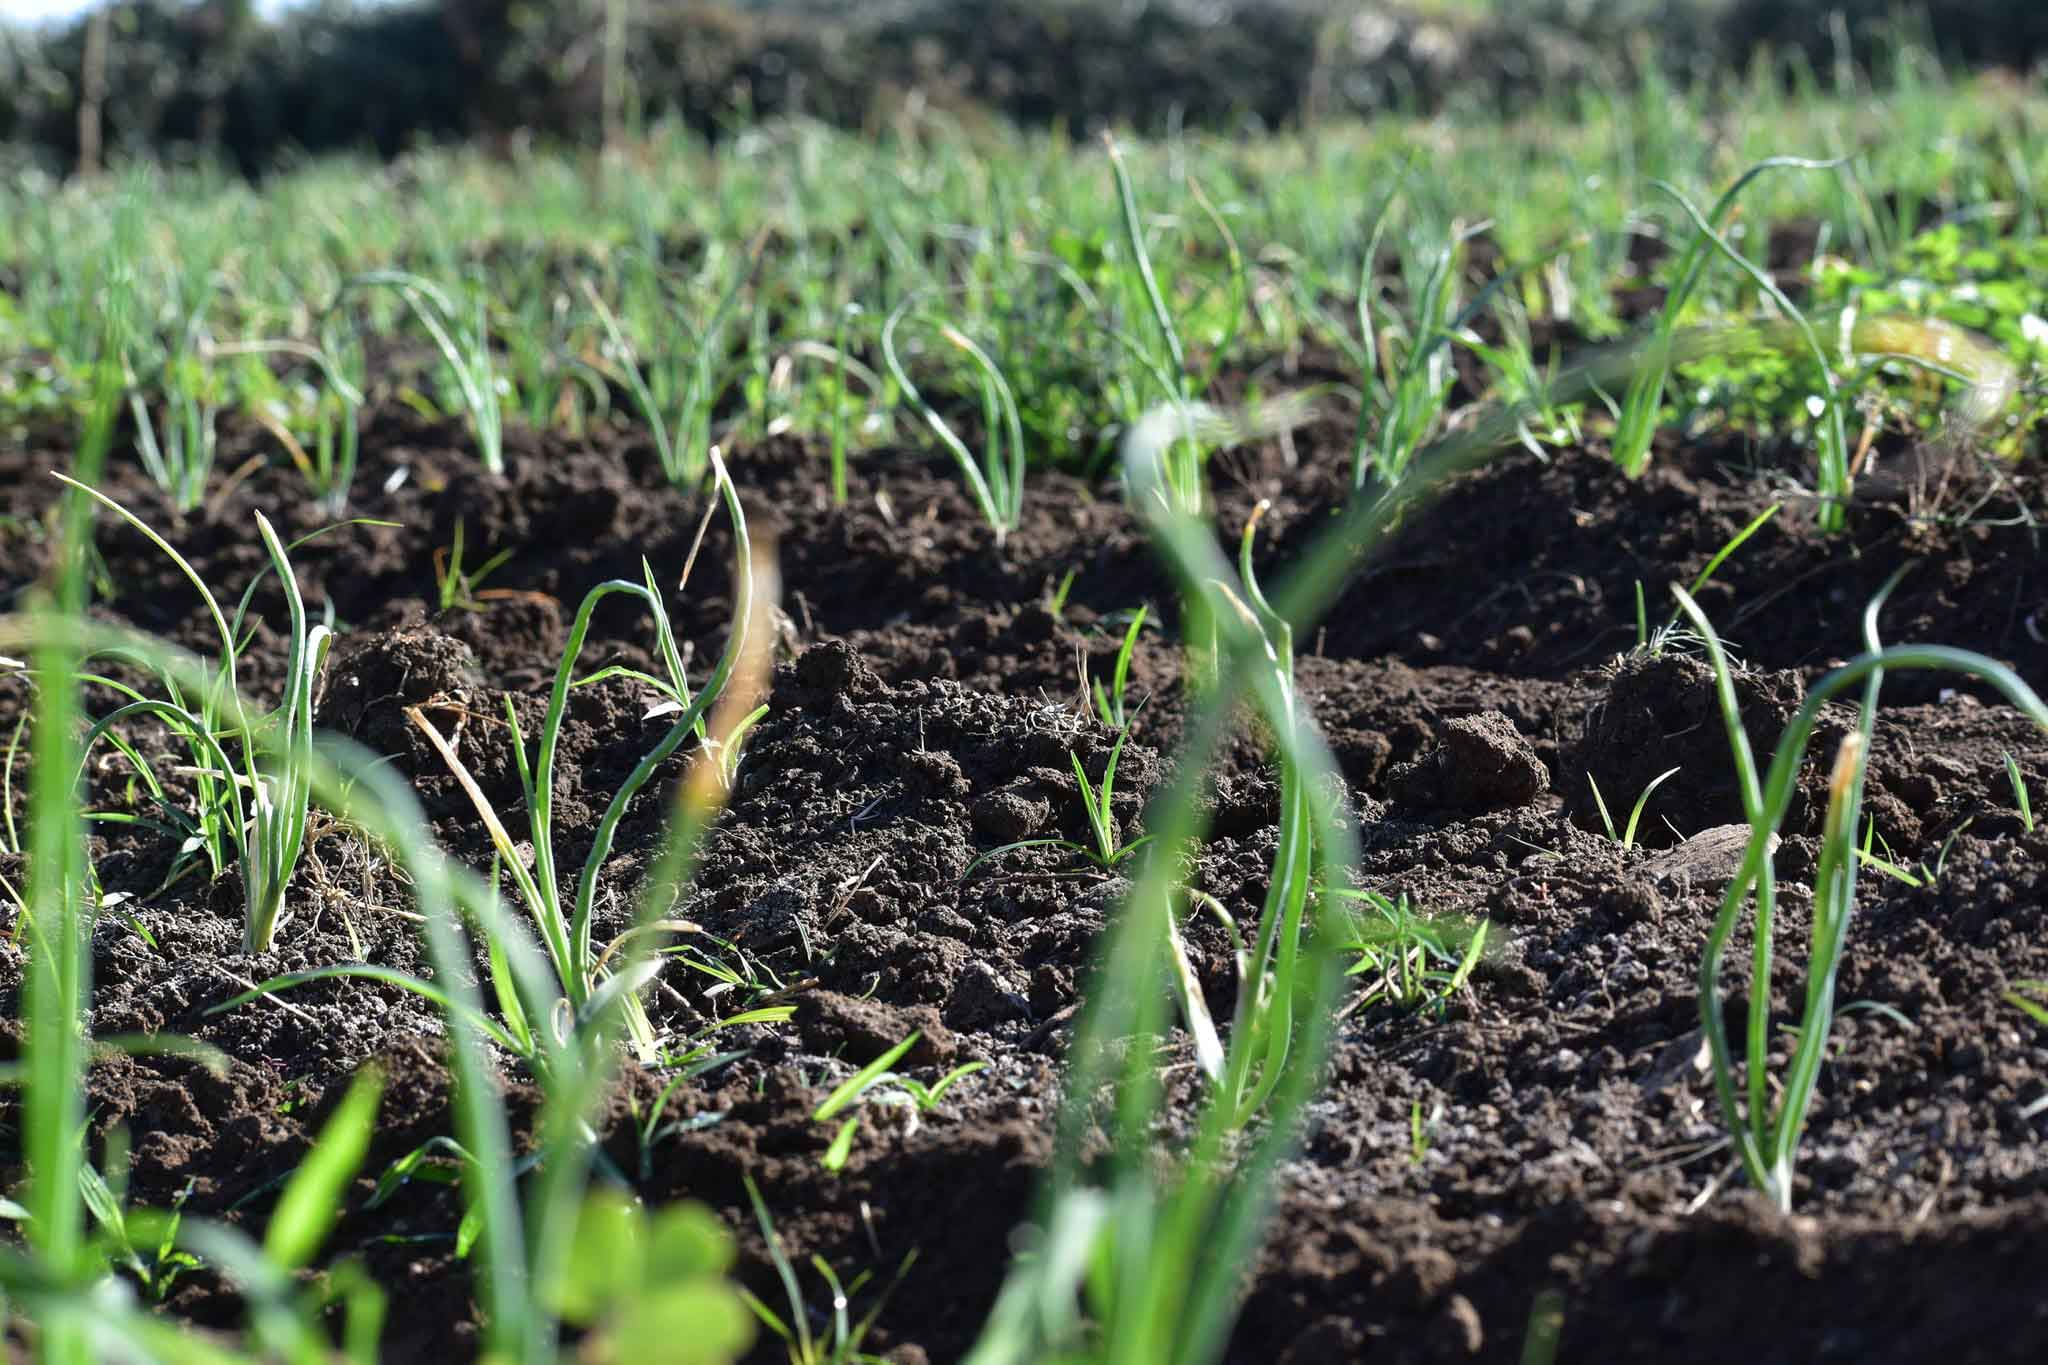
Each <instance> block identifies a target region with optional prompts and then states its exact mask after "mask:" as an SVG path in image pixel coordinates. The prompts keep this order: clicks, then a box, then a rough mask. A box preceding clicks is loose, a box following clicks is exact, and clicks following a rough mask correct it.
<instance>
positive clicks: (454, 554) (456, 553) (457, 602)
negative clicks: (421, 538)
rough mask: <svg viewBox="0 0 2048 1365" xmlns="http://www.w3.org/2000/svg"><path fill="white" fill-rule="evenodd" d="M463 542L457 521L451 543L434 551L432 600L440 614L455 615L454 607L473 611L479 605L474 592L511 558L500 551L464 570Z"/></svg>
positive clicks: (457, 521)
mask: <svg viewBox="0 0 2048 1365" xmlns="http://www.w3.org/2000/svg"><path fill="white" fill-rule="evenodd" d="M462 541H463V527H462V519H461V518H460V517H458V518H456V521H455V538H454V540H453V542H451V543H450V544H448V545H444V546H441V547H440V548H438V549H436V550H435V551H434V597H435V600H436V601H438V602H439V603H440V606H441V610H442V611H454V610H455V609H456V608H457V607H460V608H462V609H463V610H464V611H475V610H476V609H477V607H478V605H479V603H478V600H477V591H478V589H480V588H482V587H483V584H484V580H485V579H487V578H489V577H490V576H491V575H492V574H493V573H494V572H496V571H497V570H498V569H499V568H500V567H502V566H503V565H504V563H505V561H506V560H508V559H510V558H512V551H511V550H509V549H506V550H500V551H498V552H497V553H496V554H494V555H492V556H490V557H489V558H488V559H486V560H484V562H483V563H481V564H479V565H477V566H476V567H475V568H474V569H471V568H467V567H465V566H464V565H463V562H462V558H463V543H462Z"/></svg>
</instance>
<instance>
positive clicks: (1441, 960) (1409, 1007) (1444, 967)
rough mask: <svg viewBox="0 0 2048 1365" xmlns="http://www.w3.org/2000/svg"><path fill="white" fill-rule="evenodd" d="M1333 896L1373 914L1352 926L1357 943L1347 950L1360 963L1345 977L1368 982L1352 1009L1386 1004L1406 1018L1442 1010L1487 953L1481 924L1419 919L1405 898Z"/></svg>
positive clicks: (1433, 917)
mask: <svg viewBox="0 0 2048 1365" xmlns="http://www.w3.org/2000/svg"><path fill="white" fill-rule="evenodd" d="M1336 894H1337V896H1338V897H1339V898H1341V899H1343V900H1346V901H1349V902H1351V903H1353V904H1355V905H1363V906H1365V907H1366V908H1367V909H1368V910H1370V911H1371V912H1372V916H1371V917H1370V918H1366V919H1363V920H1360V921H1359V922H1357V923H1356V924H1355V925H1354V934H1355V937H1354V938H1353V940H1352V941H1351V942H1350V943H1348V944H1346V945H1345V948H1346V951H1349V952H1355V953H1356V954H1357V955H1358V957H1357V961H1355V962H1353V963H1352V964H1351V966H1349V967H1348V968H1346V969H1345V973H1344V974H1345V975H1346V976H1351V977H1363V978H1365V979H1366V982H1367V985H1366V988H1365V991H1364V993H1363V994H1361V995H1360V996H1359V997H1358V998H1357V1000H1356V1001H1355V1002H1354V1003H1353V1004H1352V1005H1351V1006H1350V1007H1349V1008H1351V1009H1363V1008H1368V1007H1370V1006H1372V1005H1375V1004H1382V1003H1384V1004H1387V1005H1391V1006H1392V1007H1394V1008H1395V1009H1398V1010H1402V1011H1406V1012H1410V1013H1413V1012H1416V1011H1420V1010H1424V1009H1432V1008H1433V1009H1439V1010H1440V1009H1442V1008H1443V1007H1444V1006H1445V1005H1446V1004H1448V1003H1449V1002H1450V999H1451V997H1452V996H1454V995H1456V994H1457V993H1458V992H1459V991H1460V990H1463V989H1464V987H1465V983H1466V982H1467V981H1469V980H1471V978H1472V971H1473V968H1475V967H1477V966H1478V965H1479V961H1480V958H1481V957H1482V956H1483V955H1484V954H1485V952H1486V941H1487V932H1488V927H1489V926H1488V923H1487V921H1485V920H1477V921H1473V920H1467V919H1464V918H1461V917H1459V916H1455V915H1424V914H1420V913H1418V912H1417V911H1416V910H1415V909H1414V908H1413V907H1412V906H1410V905H1409V903H1408V897H1407V896H1406V895H1402V896H1399V897H1397V898H1395V899H1393V900H1389V899H1388V898H1387V897H1385V896H1383V895H1381V894H1379V893H1378V892H1376V891H1353V890H1349V889H1344V890H1339V891H1338V892H1337V893H1336Z"/></svg>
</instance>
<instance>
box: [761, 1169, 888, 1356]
mask: <svg viewBox="0 0 2048 1365" xmlns="http://www.w3.org/2000/svg"><path fill="white" fill-rule="evenodd" d="M741 1178H742V1179H743V1180H744V1181H745V1182H746V1186H747V1198H748V1200H749V1201H750V1202H751V1203H752V1204H753V1206H754V1220H755V1222H756V1223H757V1224H759V1226H760V1228H761V1236H762V1238H763V1240H765V1241H766V1242H767V1244H768V1259H769V1260H770V1261H771V1262H773V1263H774V1265H775V1273H776V1275H777V1276H778V1277H779V1278H780V1279H781V1281H782V1292H783V1295H784V1297H785V1299H786V1300H787V1301H788V1304H789V1317H788V1319H787V1320H785V1319H784V1318H783V1317H782V1316H781V1315H780V1314H778V1313H776V1312H775V1310H774V1309H772V1308H770V1307H769V1306H768V1305H767V1304H765V1303H763V1302H761V1300H760V1299H758V1298H756V1297H755V1296H754V1294H753V1293H752V1292H751V1291H750V1290H747V1289H741V1290H740V1291H739V1292H740V1297H741V1299H742V1300H743V1301H744V1302H745V1303H746V1305H747V1307H748V1308H750V1309H752V1310H753V1312H754V1316H755V1317H756V1318H758V1319H759V1320H760V1322H761V1325H762V1326H764V1327H766V1328H767V1329H768V1330H769V1331H771V1332H773V1333H774V1334H775V1335H776V1336H777V1337H778V1338H780V1339H781V1341H782V1343H783V1346H784V1347H785V1349H786V1350H787V1353H788V1358H789V1362H790V1365H887V1362H885V1361H884V1360H883V1359H882V1358H881V1357H880V1356H877V1355H872V1354H869V1353H866V1352H863V1351H862V1350H861V1349H860V1347H861V1343H862V1342H863V1341H865V1340H867V1335H868V1333H869V1332H870V1331H872V1330H873V1329H874V1325H875V1319H877V1318H879V1317H880V1316H881V1315H882V1309H883V1308H885V1307H887V1306H888V1302H889V1296H890V1295H891V1294H893V1293H894V1292H895V1290H896V1287H897V1286H898V1285H900V1284H902V1283H903V1278H904V1276H906V1275H908V1274H909V1273H910V1268H911V1266H912V1265H914V1264H916V1262H917V1253H916V1252H915V1251H912V1252H911V1253H910V1254H908V1255H907V1256H905V1257H904V1258H903V1261H902V1264H900V1265H899V1266H898V1267H897V1268H896V1275H895V1278H893V1279H892V1280H890V1282H889V1284H888V1287H887V1288H885V1289H884V1290H883V1291H882V1292H881V1293H880V1294H879V1295H877V1296H876V1299H875V1302H874V1303H873V1304H872V1305H870V1306H869V1308H868V1311H867V1313H866V1314H865V1315H864V1316H862V1317H861V1319H860V1320H859V1321H858V1322H856V1321H854V1320H853V1318H852V1317H851V1316H850V1310H851V1307H852V1302H853V1296H854V1295H856V1294H858V1293H860V1291H861V1290H862V1289H864V1288H866V1287H867V1284H868V1282H869V1281H870V1280H871V1279H873V1276H872V1275H871V1274H870V1273H869V1272H867V1271H862V1272H861V1273H860V1274H858V1275H856V1276H855V1277H854V1278H853V1280H852V1281H851V1282H850V1283H843V1282H841V1280H840V1278H839V1275H838V1273H837V1272H835V1271H834V1270H833V1269H832V1267H831V1265H830V1264H829V1263H828V1262H826V1261H825V1259H824V1258H823V1257H820V1256H813V1257H811V1268H812V1269H813V1270H815V1271H817V1272H818V1277H819V1278H820V1279H822V1280H823V1281H824V1282H825V1287H826V1288H827V1289H828V1290H829V1291H831V1294H832V1332H831V1336H830V1337H829V1338H826V1339H824V1340H820V1339H819V1338H818V1337H817V1336H816V1335H814V1334H813V1333H812V1331H811V1319H810V1310H809V1309H808V1307H807V1306H806V1305H805V1303H804V1295H803V1290H802V1288H801V1287H800V1286H799V1285H798V1284H797V1279H796V1267H795V1266H794V1265H792V1264H791V1263H790V1259H789V1252H788V1251H787V1250H785V1249H784V1247H783V1245H782V1234H781V1233H779V1232H777V1231H776V1230H775V1220H774V1218H773V1217H772V1216H770V1214H769V1212H768V1205H767V1203H766V1201H764V1200H763V1199H762V1198H761V1190H760V1187H759V1186H757V1185H756V1184H755V1183H754V1178H753V1177H752V1176H751V1175H749V1176H743V1177H741Z"/></svg>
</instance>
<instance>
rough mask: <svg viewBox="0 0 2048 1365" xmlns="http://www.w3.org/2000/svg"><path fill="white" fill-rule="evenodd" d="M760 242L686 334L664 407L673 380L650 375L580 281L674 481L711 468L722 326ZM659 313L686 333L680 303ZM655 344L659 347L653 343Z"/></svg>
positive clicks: (760, 239)
mask: <svg viewBox="0 0 2048 1365" xmlns="http://www.w3.org/2000/svg"><path fill="white" fill-rule="evenodd" d="M766 242H767V238H766V235H765V234H762V235H757V236H756V237H755V239H754V242H753V245H752V246H751V247H750V248H749V250H748V253H747V258H746V259H745V260H744V261H743V262H741V263H740V264H739V265H738V266H737V267H735V269H734V271H733V277H732V279H731V281H730V282H729V283H728V284H727V287H726V289H725V290H724V292H723V293H722V294H721V295H720V296H719V298H718V302H717V304H716V306H715V307H714V308H713V309H712V312H711V317H710V319H709V321H708V322H707V323H706V324H705V325H704V327H703V329H702V331H700V332H698V333H697V334H696V335H695V336H694V337H692V338H691V340H692V341H693V342H694V345H691V346H689V347H688V348H687V350H688V354H689V355H690V356H691V357H692V359H691V362H690V365H689V370H688V373H687V375H686V377H685V378H684V380H683V383H682V385H681V391H680V392H679V393H675V394H674V402H673V407H672V409H671V410H670V411H668V412H666V413H665V412H664V408H665V407H666V406H667V405H666V404H664V402H663V397H662V392H661V391H667V390H673V389H675V387H676V386H675V385H674V384H673V383H672V382H664V381H663V380H662V379H660V378H657V377H654V376H650V374H649V373H648V371H647V370H646V369H644V368H643V367H642V365H641V363H640V361H639V360H638V359H637V358H636V356H635V353H634V349H633V344H632V342H631V341H629V340H628V339H627V336H626V332H625V328H624V327H623V326H622V325H621V324H620V322H619V318H618V315H617V314H615V313H614V312H613V311H612V310H611V308H610V307H609V306H608V305H607V304H606V303H605V301H604V299H603V297H602V296H600V295H599V294H598V292H597V290H596V288H595V287H594V286H592V285H591V284H590V282H589V281H588V280H586V281H584V283H583V293H584V296H585V297H586V298H588V299H589V300H590V306H591V308H592V310H593V311H594V312H596V314H597V317H598V321H599V322H600V323H601V324H602V325H603V327H604V331H605V336H606V338H607V339H608V340H609V341H610V343H611V350H612V357H611V359H612V362H613V365H614V367H615V371H614V372H615V374H616V377H617V378H618V379H619V380H620V381H621V382H622V383H623V385H624V386H625V389H626V392H627V393H628V394H629V395H631V397H632V399H633V405H634V406H635V407H636V408H638V409H639V411H640V416H641V419H642V420H643V421H645V422H646V423H647V426H648V429H649V430H650V431H651V432H652V433H653V435H654V447H655V452H656V454H657V455H658V456H659V457H660V459H661V467H662V471H663V472H664V473H665V474H667V476H668V480H669V482H670V483H673V484H675V485H676V486H677V487H689V486H694V485H696V484H698V483H701V482H702V481H703V479H704V476H705V474H706V473H707V472H708V471H709V470H710V468H711V461H712V454H713V450H712V440H711V416H712V411H713V409H714V408H715V407H716V406H717V403H718V399H719V395H720V393H721V391H722V387H723V386H722V385H721V383H720V378H719V362H720V360H721V359H722V358H723V357H724V356H725V355H726V354H727V352H728V350H729V346H728V343H727V341H726V328H727V326H728V325H729V324H730V322H731V319H732V317H733V314H734V311H735V309H736V307H737V305H738V303H739V299H740V296H741V295H742V294H743V293H744V292H745V291H746V287H747V285H748V284H749V283H750V282H751V281H752V280H753V278H754V275H755V272H756V270H757V269H758V268H759V266H760V262H761V254H762V249H763V247H764V246H765V245H766ZM663 313H664V316H663V317H662V318H661V323H662V326H663V329H664V330H666V328H668V327H672V326H680V327H681V328H682V329H683V330H684V331H685V332H686V333H687V332H689V331H690V330H691V328H690V325H689V321H688V319H687V318H685V317H684V316H683V314H682V311H681V310H680V309H677V308H674V307H665V308H664V310H663ZM660 349H664V348H657V350H660Z"/></svg>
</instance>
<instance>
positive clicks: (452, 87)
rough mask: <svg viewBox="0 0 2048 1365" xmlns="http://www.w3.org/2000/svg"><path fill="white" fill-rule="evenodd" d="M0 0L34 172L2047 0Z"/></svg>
mask: <svg viewBox="0 0 2048 1365" xmlns="http://www.w3.org/2000/svg"><path fill="white" fill-rule="evenodd" d="M66 11H68V13H66ZM95 15H97V16H98V21H97V23H96V22H95V17H94V16H95ZM53 16H54V17H53ZM0 17H4V18H7V19H11V20H12V22H11V23H8V24H6V25H5V26H4V28H0V142H4V143H5V144H6V146H7V150H8V155H9V156H10V157H11V158H12V159H14V160H15V161H16V162H17V163H21V162H26V163H31V164H34V165H36V166H39V167H41V168H42V169H45V170H69V169H70V168H72V167H74V166H75V165H76V164H77V163H78V161H79V158H80V155H81V150H82V149H81V147H80V138H81V129H82V128H84V127H86V125H87V123H88V122H92V123H96V132H95V131H94V130H92V129H90V128H88V129H87V131H85V132H84V134H83V136H84V137H85V138H86V140H87V141H93V140H94V139H95V138H97V140H98V141H99V142H100V144H101V146H102V148H103V151H102V152H101V153H100V154H101V155H105V156H116V155H121V154H144V153H146V154H151V155H155V156H160V157H168V158H189V157H194V156H201V155H210V156H218V157H220V158H222V159H224V160H225V161H227V162H229V163H230V164H232V165H234V166H235V167H237V168H238V169H240V170H241V171H243V172H246V173H257V172H261V171H265V170H268V169H271V168H274V167H276V166H278V165H279V164H281V163H286V162H289V161H291V160H292V159H293V158H294V157H295V156H297V155H299V154H302V153H318V152H327V151H335V150H349V151H355V150H364V149H371V150H374V151H376V152H377V153H379V154H381V155H385V156H390V155H393V154H395V153H397V152H399V151H401V150H404V149H405V148H407V147H409V146H411V145H414V144H416V143H417V142H419V141H420V140H422V139H445V138H450V137H464V136H473V135H483V136H489V137H495V138H510V137H513V136H516V135H522V134H524V135H530V136H534V137H538V138H542V139H562V140H569V141H584V142H595V141H597V140H598V139H600V138H602V137H604V136H605V135H606V132H607V130H609V132H610V134H611V135H612V136H614V137H616V136H619V135H621V134H623V133H626V132H629V131H631V130H632V129H633V128H636V127H642V126H645V125H647V124H649V123H652V122H654V121H657V120H661V119H669V118H673V119H679V120H681V121H682V122H683V123H685V124H687V125H688V126H689V127H691V128H693V129H695V130H697V131H699V132H702V133H707V134H711V135H718V134H720V133H723V132H729V131H730V130H732V129H733V128H735V127H737V126H741V125H744V124H746V123H748V122H751V121H753V120H756V119H759V118H762V117H765V116H770V115H779V114H800V115H805V116H809V117H812V118H816V119H820V120H823V121H825V122H828V123H831V124H836V125H840V126H846V127H872V126H874V125H875V124H876V123H878V122H879V121H883V120H886V119H888V118H890V117H892V116H893V115H895V114H897V113H899V112H900V111H902V110H903V109H904V108H905V107H906V106H912V107H938V108H942V109H946V110H950V111H953V112H956V113H959V114H961V115H963V116H971V115H978V114H999V115H1004V116H1007V117H1009V118H1011V119H1014V120H1017V121H1020V122H1023V123H1027V124H1034V125H1045V124H1054V123H1058V124H1063V125H1065V126H1066V127H1068V128H1069V129H1072V130H1075V131H1085V130H1087V129H1088V128H1089V127H1091V126H1093V125H1096V124H1100V123H1105V122H1110V123H1117V124H1120V125H1124V126H1127V127H1129V128H1131V129H1132V130H1134V131H1138V132H1163V131H1167V130H1170V129H1172V128H1175V127H1182V126H1199V127H1208V128H1215V129H1223V130H1234V131H1242V130H1271V129H1275V128H1279V127H1284V126H1288V125H1296V124H1300V123H1302V122H1304V121H1314V120H1316V119H1320V118H1329V117H1333V116H1341V115H1352V114H1363V115H1372V114H1376V113H1382V112H1388V111H1400V112H1407V113H1416V112H1424V111H1433V110H1440V109H1445V108H1467V109H1491V110H1494V111H1510V112H1512V111H1514V110H1517V109H1518V108H1520V107H1522V106H1523V105H1525V104H1527V103H1528V102H1529V101H1531V100H1532V99H1535V98H1538V97H1539V96H1542V95H1543V94H1545V93H1546V92H1558V91H1563V90H1567V89H1571V88H1574V87H1580V86H1587V85H1591V86H1596V87H1609V88H1611V87H1615V86H1620V85H1627V84H1632V83H1636V82H1640V81H1641V80H1642V79H1643V78H1644V76H1645V75H1646V73H1648V72H1650V71H1652V70H1654V71H1656V72H1657V73H1658V74H1659V75H1660V76H1663V77H1668V78H1670V79H1673V80H1676V81H1678V82H1680V83H1682V84H1699V85H1706V86H1710V87H1722V88H1725V89H1728V90H1729V91H1730V93H1731V96H1732V95H1733V94H1734V92H1735V89H1736V87H1735V85H1734V82H1735V81H1737V80H1739V79H1740V78H1741V77H1742V76H1743V75H1745V74H1746V73H1749V74H1753V72H1752V68H1754V67H1755V65H1756V64H1757V63H1760V62H1761V63H1766V64H1768V65H1769V66H1771V67H1772V68H1774V69H1775V76H1776V78H1777V79H1779V80H1781V81H1784V82H1788V83H1791V82H1797V81H1799V80H1801V79H1803V78H1805V77H1806V76H1808V75H1809V74H1810V73H1812V72H1816V71H1819V72H1827V71H1829V70H1830V69H1831V68H1835V67H1839V66H1842V65H1845V64H1856V65H1861V66H1865V67H1871V66H1882V65H1883V64H1885V63H1886V62H1887V61H1889V60H1891V59H1893V58H1894V57H1895V55H1896V54H1895V49H1896V48H1897V47H1898V45H1899V43H1900V42H1901V39H1902V35H1903V36H1905V37H1909V38H1910V39H1911V40H1912V42H1913V43H1914V45H1915V46H1917V47H1923V48H1925V49H1926V50H1927V51H1928V52H1929V53H1931V54H1933V55H1934V56H1935V57H1937V58H1938V59H1940V60H1941V61H1943V62H1946V63H1948V64H1950V65H1967V66H1986V65H1990V66H1997V67H1999V68H2002V69H2005V70H2009V71H2013V72H2016V73H2024V72H2026V71H2027V70H2028V69H2029V68H2031V67H2033V66H2034V65H2035V64H2036V63H2038V62H2039V60H2040V59H2041V58H2042V57H2043V56H2044V54H2048V5H2040V4H2033V3H2023V2H2021V0H1943V2H1942V3H1937V4H1934V5H1931V6H1927V7H1924V8H1919V9H1916V10H1914V11H1911V12H1907V11H1903V10H1901V9H1900V7H1899V6H1897V5H1896V4H1894V3H1892V2H1891V0H1671V3H1658V2H1657V0H1526V3H1521V2H1517V3H1507V0H1393V2H1391V3H1381V2H1380V0H1372V2H1371V3H1357V2H1356V0H1334V2H1332V0H869V2H868V3H860V4H847V3H837V2H836V0H757V2H749V0H720V2H710V3H706V2H702V0H556V2H555V3H545V2H544V0H380V2H378V3H351V0H298V2H297V3H291V2H290V0H119V2H118V3H114V4H110V5H108V6H106V7H104V8H103V9H96V8H94V7H92V6H91V5H90V3H89V0H13V2H12V3H11V4H8V5H0ZM32 21H34V22H32ZM96 28H97V30H98V33H99V38H100V39H103V40H104V41H103V43H102V44H100V45H99V46H98V47H97V48H96V45H95V44H96V40H95V31H96ZM86 106H93V107H94V117H93V119H92V120H85V119H82V118H81V114H82V112H83V110H84V109H85V107H86ZM84 151H85V152H86V153H87V155H88V156H91V155H93V149H91V148H86V149H84Z"/></svg>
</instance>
